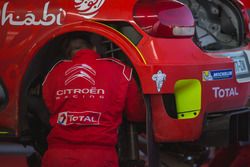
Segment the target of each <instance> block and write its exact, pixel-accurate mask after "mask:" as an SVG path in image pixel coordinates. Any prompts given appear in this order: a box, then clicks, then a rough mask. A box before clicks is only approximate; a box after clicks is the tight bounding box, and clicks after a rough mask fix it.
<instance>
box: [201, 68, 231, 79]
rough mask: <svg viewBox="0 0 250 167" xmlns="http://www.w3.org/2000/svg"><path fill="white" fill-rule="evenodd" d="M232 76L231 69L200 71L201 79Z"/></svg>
mask: <svg viewBox="0 0 250 167" xmlns="http://www.w3.org/2000/svg"><path fill="white" fill-rule="evenodd" d="M232 78H233V70H231V69H226V70H211V71H203V72H202V80H203V81H215V80H226V79H232Z"/></svg>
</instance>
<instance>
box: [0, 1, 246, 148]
mask: <svg viewBox="0 0 250 167" xmlns="http://www.w3.org/2000/svg"><path fill="white" fill-rule="evenodd" d="M25 2H26V3H25ZM0 27H1V28H0V46H1V47H0V54H1V56H0V139H1V140H2V141H10V140H11V141H16V142H20V141H21V142H24V141H29V137H31V138H35V139H37V140H36V141H38V142H36V143H39V142H41V141H40V139H41V138H45V137H46V131H47V129H48V128H46V126H47V125H46V121H44V120H46V114H45V115H44V113H43V112H41V110H44V112H45V110H46V109H45V108H44V106H43V105H42V102H43V101H42V97H41V93H40V85H41V83H42V82H43V79H44V77H45V76H46V74H47V72H48V71H49V70H50V68H51V67H52V66H53V65H54V64H55V63H56V62H57V61H58V60H60V59H63V58H64V56H65V53H64V51H63V46H64V45H65V41H66V40H67V38H68V37H69V36H70V34H72V33H73V34H77V33H81V32H87V33H88V34H89V35H90V37H91V40H92V42H93V43H94V44H95V45H96V47H97V52H98V53H99V54H101V55H102V56H103V57H107V56H113V57H115V58H118V59H120V60H121V61H123V62H124V63H126V64H128V65H131V66H132V67H133V68H134V69H135V70H134V71H136V76H135V77H136V79H137V81H138V83H139V85H140V87H141V89H142V92H143V94H145V102H146V105H147V114H148V115H147V122H146V124H147V125H148V126H147V128H148V130H149V131H147V132H152V136H151V137H152V138H150V137H149V138H148V140H150V139H151V140H154V141H155V142H156V143H165V142H191V141H192V142H193V141H198V140H199V141H209V142H210V143H211V144H213V143H217V142H219V141H220V140H219V139H221V141H223V142H225V141H229V142H234V141H248V140H249V129H248V128H249V119H248V118H249V112H250V110H249V108H248V107H247V102H248V98H249V94H250V64H249V61H250V45H249V44H248V41H249V37H250V24H249V17H248V15H247V10H246V9H245V6H244V4H243V3H242V2H241V1H238V0H178V1H173V0H138V1H137V0H127V1H119V0H67V1H64V0H54V1H51V0H40V1H36V3H29V1H8V0H2V1H0ZM135 112H136V111H135ZM147 135H148V136H150V135H149V134H147ZM215 136H216V137H215ZM213 139H214V140H213ZM38 145H39V144H38ZM149 149H150V148H149Z"/></svg>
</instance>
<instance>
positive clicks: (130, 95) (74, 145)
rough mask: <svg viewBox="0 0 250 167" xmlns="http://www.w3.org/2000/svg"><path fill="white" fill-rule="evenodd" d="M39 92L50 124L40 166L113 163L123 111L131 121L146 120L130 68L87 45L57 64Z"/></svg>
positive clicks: (115, 162)
mask: <svg viewBox="0 0 250 167" xmlns="http://www.w3.org/2000/svg"><path fill="white" fill-rule="evenodd" d="M43 97H44V100H45V103H46V105H47V107H48V108H49V110H50V124H51V126H52V130H51V132H50V134H49V136H48V144H49V148H48V151H47V152H46V153H45V155H44V157H43V162H42V163H43V167H62V166H63V167H117V166H118V158H117V154H116V150H115V145H116V143H117V132H118V130H117V128H118V126H119V125H120V124H121V122H122V113H123V111H125V112H126V115H127V117H128V119H129V120H131V121H145V107H144V103H143V99H142V95H141V94H140V92H139V91H138V88H137V85H136V83H135V81H134V79H133V78H132V70H131V68H129V67H127V66H125V65H124V64H123V63H121V62H120V61H119V60H116V59H112V58H111V59H108V58H106V59H105V58H104V59H101V58H99V55H98V54H96V53H95V52H94V51H92V50H88V49H86V50H80V51H78V52H77V53H76V55H75V56H74V57H73V59H72V60H69V61H62V62H59V63H57V65H55V67H54V68H53V69H52V70H51V71H50V72H49V74H48V75H47V77H46V79H45V81H44V83H43Z"/></svg>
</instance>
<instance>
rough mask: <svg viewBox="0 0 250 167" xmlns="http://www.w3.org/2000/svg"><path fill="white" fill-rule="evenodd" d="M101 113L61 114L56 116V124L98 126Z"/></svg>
mask: <svg viewBox="0 0 250 167" xmlns="http://www.w3.org/2000/svg"><path fill="white" fill-rule="evenodd" d="M100 118H101V113H100V112H95V111H83V112H68V111H66V112H61V113H59V114H58V119H57V123H58V124H60V125H64V126H67V125H73V124H76V125H99V124H100Z"/></svg>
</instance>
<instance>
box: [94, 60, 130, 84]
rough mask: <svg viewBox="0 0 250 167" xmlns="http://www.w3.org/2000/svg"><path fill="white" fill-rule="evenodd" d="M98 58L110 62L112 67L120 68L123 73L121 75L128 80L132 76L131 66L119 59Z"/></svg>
mask: <svg viewBox="0 0 250 167" xmlns="http://www.w3.org/2000/svg"><path fill="white" fill-rule="evenodd" d="M98 60H104V61H106V62H110V63H111V64H112V65H113V66H114V67H116V68H117V69H120V72H121V73H122V74H123V76H124V77H125V78H126V79H127V80H128V81H130V80H131V78H132V72H133V70H132V68H131V67H129V66H127V65H126V64H124V63H123V62H122V61H121V60H119V59H116V58H101V59H98Z"/></svg>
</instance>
